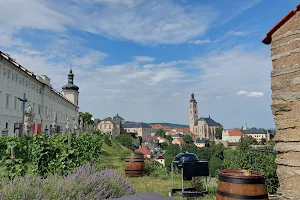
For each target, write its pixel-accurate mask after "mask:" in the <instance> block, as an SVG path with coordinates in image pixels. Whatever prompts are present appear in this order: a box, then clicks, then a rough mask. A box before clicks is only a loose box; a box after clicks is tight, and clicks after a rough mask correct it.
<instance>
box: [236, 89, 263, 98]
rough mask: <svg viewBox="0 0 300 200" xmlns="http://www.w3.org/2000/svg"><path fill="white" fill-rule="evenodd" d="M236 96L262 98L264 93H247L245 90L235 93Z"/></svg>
mask: <svg viewBox="0 0 300 200" xmlns="http://www.w3.org/2000/svg"><path fill="white" fill-rule="evenodd" d="M236 94H237V95H244V96H247V97H263V96H264V93H263V92H248V91H245V90H240V91H238V92H237V93H236Z"/></svg>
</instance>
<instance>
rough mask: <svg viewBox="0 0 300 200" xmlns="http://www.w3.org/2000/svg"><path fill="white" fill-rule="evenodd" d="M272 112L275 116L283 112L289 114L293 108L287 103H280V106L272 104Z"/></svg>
mask: <svg viewBox="0 0 300 200" xmlns="http://www.w3.org/2000/svg"><path fill="white" fill-rule="evenodd" d="M271 110H272V113H273V115H280V114H282V112H289V111H291V110H292V108H291V106H290V105H289V104H287V103H279V104H272V105H271Z"/></svg>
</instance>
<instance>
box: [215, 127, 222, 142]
mask: <svg viewBox="0 0 300 200" xmlns="http://www.w3.org/2000/svg"><path fill="white" fill-rule="evenodd" d="M222 132H223V127H220V128H217V129H216V139H218V140H222Z"/></svg>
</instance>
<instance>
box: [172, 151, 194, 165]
mask: <svg viewBox="0 0 300 200" xmlns="http://www.w3.org/2000/svg"><path fill="white" fill-rule="evenodd" d="M198 161H199V159H198V156H197V155H196V154H193V153H188V152H187V153H179V154H177V155H176V156H175V158H174V162H175V163H178V164H182V163H187V162H189V163H191V162H198Z"/></svg>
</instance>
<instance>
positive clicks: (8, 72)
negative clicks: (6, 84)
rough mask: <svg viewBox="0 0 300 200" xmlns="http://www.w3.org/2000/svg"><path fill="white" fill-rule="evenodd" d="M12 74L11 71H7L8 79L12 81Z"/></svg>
mask: <svg viewBox="0 0 300 200" xmlns="http://www.w3.org/2000/svg"><path fill="white" fill-rule="evenodd" d="M10 73H11V71H10V70H8V71H7V78H8V79H10Z"/></svg>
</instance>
